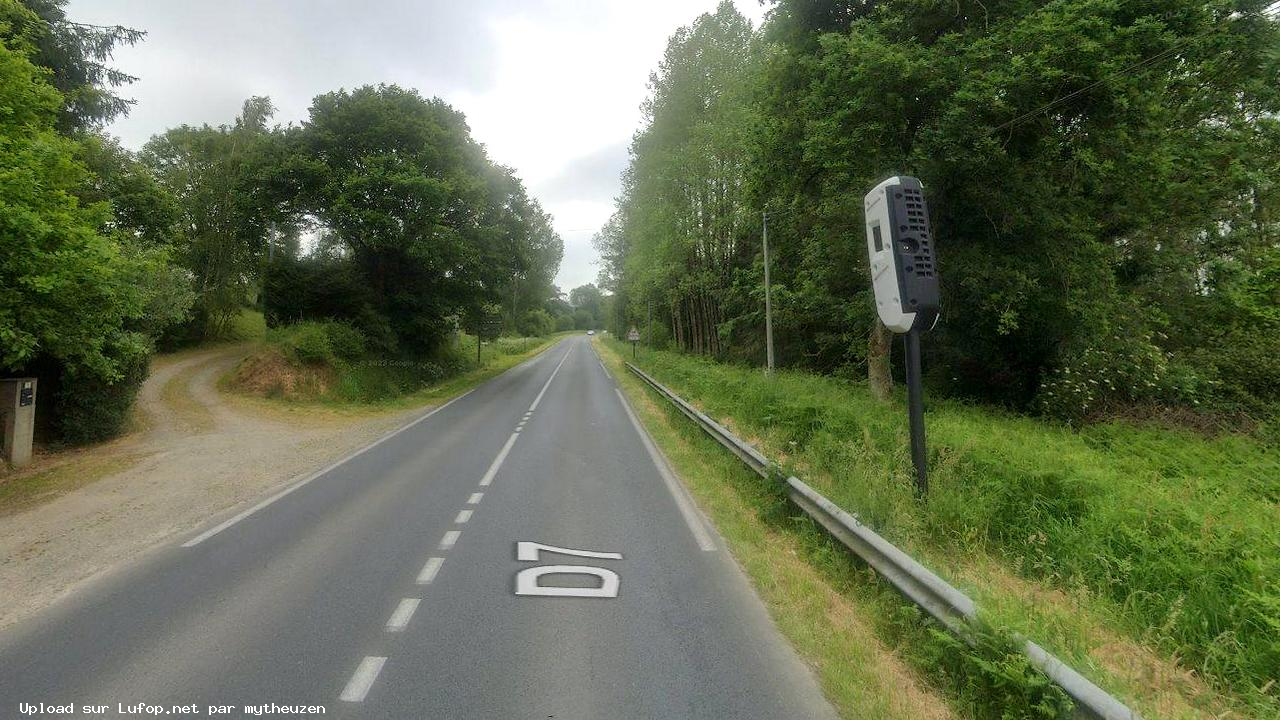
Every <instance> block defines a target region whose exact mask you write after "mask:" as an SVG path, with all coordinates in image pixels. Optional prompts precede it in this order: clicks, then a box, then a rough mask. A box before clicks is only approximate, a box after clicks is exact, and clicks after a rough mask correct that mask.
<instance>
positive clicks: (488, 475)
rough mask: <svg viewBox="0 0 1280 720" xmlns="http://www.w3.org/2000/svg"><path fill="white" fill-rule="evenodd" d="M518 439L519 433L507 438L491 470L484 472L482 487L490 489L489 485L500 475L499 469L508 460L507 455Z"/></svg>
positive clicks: (481, 481)
mask: <svg viewBox="0 0 1280 720" xmlns="http://www.w3.org/2000/svg"><path fill="white" fill-rule="evenodd" d="M518 437H520V434H519V433H511V437H509V438H507V444H506V445H503V446H502V450H500V451H498V456H497V457H496V458H494V459H493V463H492V464H490V465H489V469H488V470H485V471H484V477H482V478H480V487H488V485H489V483H491V482H493V476H494V475H497V474H498V468H500V467H502V461H503V460H506V459H507V453H509V452H511V446H512V445H514V444H515V442H516V438H518Z"/></svg>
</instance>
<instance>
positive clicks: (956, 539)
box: [600, 341, 1280, 718]
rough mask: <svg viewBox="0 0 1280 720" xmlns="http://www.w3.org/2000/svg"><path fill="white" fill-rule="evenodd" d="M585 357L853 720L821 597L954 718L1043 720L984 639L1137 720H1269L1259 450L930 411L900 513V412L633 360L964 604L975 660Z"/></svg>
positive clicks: (1019, 677) (1267, 513) (630, 386)
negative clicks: (1045, 664) (1069, 679)
mask: <svg viewBox="0 0 1280 720" xmlns="http://www.w3.org/2000/svg"><path fill="white" fill-rule="evenodd" d="M600 347H602V349H603V350H604V352H602V354H603V355H604V357H605V359H606V362H608V363H610V364H611V366H612V367H613V369H614V372H615V374H616V375H617V376H618V378H619V381H620V382H621V384H622V385H623V387H624V388H625V389H626V390H627V391H628V393H629V394H630V396H631V397H632V398H637V399H640V400H642V401H643V402H641V403H639V404H640V405H641V411H642V412H641V415H642V418H643V419H644V420H645V422H646V424H647V425H648V426H649V427H650V428H651V430H652V431H653V432H654V434H655V436H657V437H658V438H659V442H660V443H662V445H663V447H664V449H666V450H667V452H668V453H669V454H670V455H671V456H672V460H673V462H674V463H675V464H676V465H677V468H678V469H679V470H680V472H681V473H682V475H683V477H684V478H685V479H686V481H687V482H689V484H690V485H691V487H692V489H693V490H694V492H695V494H696V495H698V497H699V499H700V501H701V502H702V504H703V507H704V508H707V509H708V512H709V513H710V514H711V515H712V517H713V519H714V520H715V521H716V522H717V524H718V525H719V527H720V529H721V532H722V533H724V534H725V536H726V539H727V540H728V541H729V542H730V545H731V546H732V547H733V549H734V551H735V553H736V554H737V556H738V557H739V559H740V560H741V561H742V563H743V565H744V567H746V568H747V569H748V571H749V573H750V574H751V575H752V577H753V579H754V580H755V582H756V584H757V586H758V587H760V588H761V590H762V593H763V594H764V596H765V598H766V601H767V602H769V603H770V605H771V606H772V607H773V608H774V609H775V611H776V612H775V617H777V619H778V621H779V624H780V626H781V627H782V628H783V630H784V632H786V633H787V634H788V635H789V636H790V637H791V639H792V640H793V642H795V643H796V645H797V647H798V648H799V649H800V651H801V652H802V653H803V654H805V655H806V656H807V657H808V658H809V659H810V660H811V661H812V662H814V663H815V665H816V666H817V667H818V669H819V673H820V675H821V676H822V679H823V681H824V687H825V688H826V690H827V692H828V693H829V695H830V696H831V697H832V698H833V700H835V701H836V702H837V704H839V705H841V707H842V709H844V710H845V711H846V712H847V713H849V714H850V716H851V717H852V716H859V717H864V716H871V717H875V716H887V715H885V714H884V713H883V712H879V711H877V712H869V711H868V710H867V708H865V707H861V706H859V703H863V702H865V698H859V697H858V695H859V693H857V692H853V691H852V690H851V689H850V687H848V686H849V685H850V684H856V683H863V684H865V683H867V682H871V681H873V680H874V679H875V678H874V676H870V677H869V676H868V673H867V671H866V670H865V668H863V667H861V666H860V664H861V663H862V660H860V659H859V657H858V656H859V655H860V654H865V653H862V652H861V651H862V650H863V648H862V647H861V646H858V647H853V644H852V643H851V642H850V638H847V637H844V636H842V635H840V634H839V633H836V634H833V633H832V630H833V623H835V622H837V619H833V618H832V617H828V616H829V615H830V607H831V603H832V602H834V600H821V598H839V599H842V601H843V602H846V603H848V604H850V606H851V607H853V610H851V611H850V612H856V613H857V614H860V615H861V616H863V618H864V620H865V622H866V623H867V625H868V627H870V628H872V629H873V631H874V635H875V637H876V638H877V639H878V641H879V643H881V644H882V645H885V646H888V647H892V648H894V649H895V650H896V651H897V655H898V656H899V657H901V658H904V659H905V660H906V662H907V666H909V667H911V668H913V671H914V672H916V673H918V674H919V676H920V680H921V682H922V683H923V684H924V686H926V687H931V688H933V689H934V690H936V691H938V692H941V693H942V694H943V695H944V696H945V697H947V698H948V705H949V706H950V707H951V708H952V709H953V710H955V711H958V712H959V713H960V714H962V715H974V716H979V717H999V716H1000V714H1001V713H1002V712H1009V711H1011V710H1012V715H1010V716H1011V717H1016V716H1022V715H1029V714H1032V713H1036V714H1040V713H1042V712H1043V713H1045V714H1048V715H1049V716H1052V714H1053V713H1054V712H1057V711H1056V710H1054V708H1053V707H1052V706H1053V704H1054V703H1055V701H1056V699H1055V698H1054V697H1052V692H1051V691H1048V692H1046V691H1045V689H1044V688H1038V687H1036V686H1035V683H1036V681H1035V679H1034V678H1033V677H1032V676H1031V675H1028V674H1027V673H1025V668H1020V667H1019V666H1018V664H1017V662H1016V658H1014V657H1007V658H1001V657H999V655H1000V653H999V647H998V646H999V640H998V638H999V636H1000V635H1001V634H1003V633H1004V632H1006V631H1017V632H1021V633H1024V634H1026V635H1027V636H1030V637H1032V638H1034V639H1036V640H1037V641H1038V642H1040V643H1041V644H1042V645H1045V646H1046V647H1048V648H1049V649H1050V650H1052V651H1053V652H1055V653H1057V654H1058V655H1059V656H1060V657H1062V658H1063V659H1064V660H1066V661H1067V662H1069V663H1070V664H1072V665H1073V666H1074V667H1076V669H1078V670H1080V671H1081V672H1084V673H1085V674H1086V675H1088V676H1089V677H1090V678H1091V679H1093V680H1094V681H1095V682H1098V683H1099V684H1101V685H1102V686H1103V687H1105V688H1107V689H1108V690H1111V691H1112V692H1114V693H1116V694H1117V695H1119V696H1121V697H1122V698H1124V699H1125V700H1126V701H1128V702H1129V703H1131V705H1132V706H1133V707H1135V709H1137V710H1139V711H1140V712H1142V713H1143V714H1144V715H1145V716H1146V717H1149V718H1210V717H1224V716H1225V715H1224V713H1229V714H1230V716H1232V717H1248V718H1273V717H1277V716H1280V702H1277V695H1278V694H1280V688H1277V686H1276V683H1275V682H1274V680H1275V676H1276V672H1275V671H1276V668H1280V554H1278V553H1277V548H1280V508H1278V507H1277V500H1278V499H1280V451H1277V449H1276V448H1273V447H1266V446H1264V445H1262V444H1259V443H1258V442H1256V441H1254V440H1251V439H1248V438H1243V437H1239V436H1222V437H1218V438H1205V437H1202V436H1198V435H1194V434H1191V433H1188V432H1184V431H1178V430H1171V429H1164V428H1157V427H1152V426H1141V425H1135V424H1129V423H1107V424H1103V425H1098V426H1093V427H1090V428H1086V429H1084V430H1081V431H1072V430H1070V429H1067V428H1063V427H1058V426H1053V425H1048V424H1045V423H1042V422H1039V421H1036V420H1033V419H1029V418H1022V417H1017V416H1013V415H1008V414H1001V413H998V412H995V411H992V410H990V409H984V408H977V407H973V406H969V405H964V404H960V403H951V402H933V403H931V404H930V406H929V414H928V425H929V433H930V466H931V482H932V489H931V493H930V496H929V499H928V501H927V502H925V503H920V502H917V501H916V500H915V499H914V498H913V497H912V491H911V480H910V476H909V471H910V461H909V458H908V456H907V451H906V447H907V438H906V429H905V426H906V422H905V412H904V410H903V408H902V405H901V404H900V403H895V404H888V405H886V404H881V403H878V402H876V401H874V400H873V399H872V398H871V397H870V396H869V394H868V393H867V392H866V389H865V387H864V386H862V385H860V384H854V383H848V382H844V381H841V380H838V379H835V378H828V377H819V376H814V375H809V374H804V373H791V372H783V373H779V375H778V376H777V377H776V378H774V379H773V380H767V379H766V378H765V377H763V375H762V374H761V373H760V372H759V371H758V370H757V369H751V368H742V367H734V366H727V365H720V364H717V363H713V362H709V361H706V360H701V359H698V358H691V357H686V356H681V355H677V354H673V353H664V352H646V353H642V356H641V358H640V364H641V365H642V366H643V367H645V368H646V370H647V371H649V372H651V373H653V374H654V375H655V376H656V377H657V378H658V379H659V380H661V381H662V382H664V383H666V384H668V385H669V386H670V387H672V389H674V390H675V391H676V392H679V393H680V394H681V395H683V396H684V397H685V398H686V399H688V400H690V401H691V402H694V403H695V404H697V405H699V406H700V407H702V408H703V409H704V410H705V411H707V412H708V413H709V414H711V415H712V416H713V417H717V418H719V419H722V420H725V421H727V423H728V424H729V425H730V426H731V427H733V428H734V429H735V431H736V432H738V433H739V434H740V435H741V436H743V437H744V438H746V439H748V440H749V441H751V442H753V443H755V444H756V445H757V446H758V447H760V448H761V450H762V451H764V452H765V454H766V455H768V456H769V457H771V458H772V459H774V460H775V461H778V462H781V463H783V464H784V466H785V467H787V468H788V469H790V470H791V471H792V472H794V473H795V474H796V475H798V476H800V477H802V478H804V479H805V480H806V481H808V482H809V483H810V484H812V485H814V487H815V488H817V489H818V490H820V491H821V492H823V493H824V494H826V495H827V496H828V497H830V498H831V499H832V500H834V501H835V502H837V503H838V504H840V505H841V506H842V507H844V508H845V509H847V510H849V511H851V512H854V513H856V514H857V515H859V517H860V518H861V519H862V520H863V521H864V522H867V523H868V524H869V525H871V526H872V527H874V528H875V529H877V530H878V531H879V532H881V533H882V534H884V535H885V536H886V537H888V538H889V539H890V540H891V541H893V542H894V543H896V544H898V545H899V546H900V547H903V548H904V549H906V550H908V551H909V552H911V553H912V554H913V555H915V556H916V557H917V558H919V559H920V560H921V561H922V562H924V563H925V564H926V565H928V566H929V567H930V568H932V569H933V570H935V571H936V572H938V573H939V574H940V575H942V576H943V577H945V578H947V579H948V580H950V581H951V582H953V583H954V584H956V585H957V586H959V587H961V588H962V589H964V590H965V591H966V592H968V593H969V594H970V595H971V596H972V597H974V599H975V600H976V601H977V602H978V603H979V606H980V607H981V608H982V611H983V615H984V619H985V621H986V622H987V623H988V624H989V625H990V626H991V627H992V628H993V629H994V630H993V638H995V639H994V640H993V641H992V642H993V646H992V647H987V648H985V649H984V650H983V651H982V652H980V653H978V654H976V655H975V654H973V653H969V652H966V651H963V650H961V649H960V648H956V647H954V646H951V644H950V643H949V642H948V641H947V640H946V639H945V638H944V637H943V636H941V635H939V634H937V633H935V632H933V631H932V630H931V629H930V628H928V626H927V623H924V622H923V621H920V620H919V619H918V614H917V613H913V612H912V611H911V610H910V609H907V608H904V604H903V603H902V601H900V600H899V599H898V598H897V597H896V595H894V594H893V593H892V592H891V591H888V590H887V589H886V587H887V586H886V585H885V584H883V583H881V582H880V581H879V580H878V579H876V578H875V577H874V575H873V574H871V573H870V571H868V570H866V569H865V567H863V566H861V565H860V563H858V562H856V561H855V560H853V559H851V558H850V557H849V556H848V554H847V553H846V552H844V551H843V550H842V549H840V548H838V547H836V546H835V545H834V544H833V543H832V542H831V541H829V540H828V539H827V538H826V537H825V536H824V535H823V533H821V532H818V531H817V530H816V529H815V527H814V526H813V524H812V523H811V522H809V521H807V520H802V519H800V518H797V517H796V515H797V513H796V512H795V511H794V510H791V509H788V508H787V506H786V504H785V501H783V500H782V498H781V496H780V495H778V494H777V492H776V491H775V490H774V489H770V488H767V487H764V483H763V482H762V481H760V480H759V479H758V478H756V476H754V475H753V474H751V473H750V472H748V471H745V470H743V469H740V468H738V467H736V466H735V465H734V463H735V462H736V461H735V460H729V459H728V458H729V456H728V455H727V453H724V452H723V450H721V449H720V448H719V446H717V445H715V444H714V443H712V442H711V441H709V440H705V439H703V438H701V437H699V434H698V433H696V432H693V426H692V425H691V424H690V423H689V422H688V421H687V420H685V419H684V418H683V416H680V415H678V414H676V413H674V411H671V410H669V409H667V408H665V407H663V406H662V404H661V403H658V402H656V395H652V394H650V393H648V392H647V391H646V390H645V389H644V388H643V386H642V385H641V384H639V383H638V382H637V381H635V380H634V378H632V377H631V376H630V375H629V374H628V373H625V372H623V371H622V369H621V365H620V361H621V359H622V358H623V357H624V356H625V357H627V358H629V357H630V349H629V348H624V347H623V346H622V345H620V344H617V343H616V341H613V342H610V341H606V342H603V343H601V344H600ZM619 353H624V355H620V354H619ZM792 553H795V554H797V555H798V556H799V557H802V558H804V560H805V564H806V565H807V566H809V567H810V568H812V569H813V570H814V571H815V572H816V573H817V574H818V577H819V580H818V581H816V582H817V584H816V586H813V587H810V584H808V583H799V584H794V583H792V582H790V581H788V580H786V578H785V577H783V576H781V575H780V574H779V573H780V572H782V571H781V570H780V569H779V568H780V567H781V566H787V565H790V564H792V563H793V558H792V556H791V555H792ZM815 603H819V604H820V605H821V604H823V603H825V604H826V606H827V608H826V610H824V609H823V608H822V607H814V604H815ZM836 629H838V628H836ZM993 653H994V655H993ZM859 678H861V679H859ZM1019 706H1021V708H1022V709H1017V708H1018V707H1019Z"/></svg>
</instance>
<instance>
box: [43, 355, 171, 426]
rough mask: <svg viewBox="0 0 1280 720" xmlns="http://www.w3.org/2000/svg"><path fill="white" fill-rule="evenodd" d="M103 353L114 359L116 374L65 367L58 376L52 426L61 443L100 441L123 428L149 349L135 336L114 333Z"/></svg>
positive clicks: (147, 364) (146, 365)
mask: <svg viewBox="0 0 1280 720" xmlns="http://www.w3.org/2000/svg"><path fill="white" fill-rule="evenodd" d="M104 354H106V355H107V356H108V357H110V358H111V359H112V360H113V361H114V362H115V363H116V368H117V373H118V374H117V375H115V376H104V375H101V374H98V373H95V372H93V371H92V370H89V369H88V368H83V367H82V368H68V369H65V370H64V372H63V374H62V376H61V377H60V378H59V379H58V389H57V390H56V392H55V394H54V416H55V418H56V425H55V427H56V431H57V436H58V438H59V439H60V440H61V441H63V442H65V443H68V444H71V445H83V444H86V443H93V442H101V441H103V440H108V439H110V438H112V437H115V436H116V435H119V434H120V433H121V432H123V431H124V429H125V424H126V423H127V422H128V420H129V412H130V410H132V409H133V402H134V399H135V398H136V397H137V395H138V389H139V388H140V387H142V383H143V381H145V380H146V379H147V371H148V368H149V367H150V361H151V353H150V350H149V349H148V347H147V345H146V343H145V342H144V341H143V340H142V339H141V338H140V337H139V336H133V335H122V336H120V337H117V338H116V339H115V340H114V341H113V342H112V343H111V344H110V346H109V347H107V348H104Z"/></svg>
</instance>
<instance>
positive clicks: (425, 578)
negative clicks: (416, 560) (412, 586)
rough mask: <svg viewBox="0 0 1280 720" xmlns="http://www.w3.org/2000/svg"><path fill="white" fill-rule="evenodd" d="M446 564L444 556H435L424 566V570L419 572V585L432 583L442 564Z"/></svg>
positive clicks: (417, 581)
mask: <svg viewBox="0 0 1280 720" xmlns="http://www.w3.org/2000/svg"><path fill="white" fill-rule="evenodd" d="M443 564H444V558H442V557H433V558H431V559H430V560H428V561H427V564H426V565H423V566H422V572H419V573H418V579H417V580H416V581H415V582H416V583H417V584H418V585H430V584H431V581H432V580H435V579H436V573H438V572H440V566H441V565H443Z"/></svg>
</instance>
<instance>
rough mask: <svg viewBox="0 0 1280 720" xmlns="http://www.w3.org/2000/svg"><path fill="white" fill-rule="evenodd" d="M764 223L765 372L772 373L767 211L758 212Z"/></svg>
mask: <svg viewBox="0 0 1280 720" xmlns="http://www.w3.org/2000/svg"><path fill="white" fill-rule="evenodd" d="M760 219H761V221H762V222H763V225H764V345H765V373H766V374H768V375H772V374H773V300H772V298H771V297H770V289H769V213H768V212H762V213H760Z"/></svg>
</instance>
